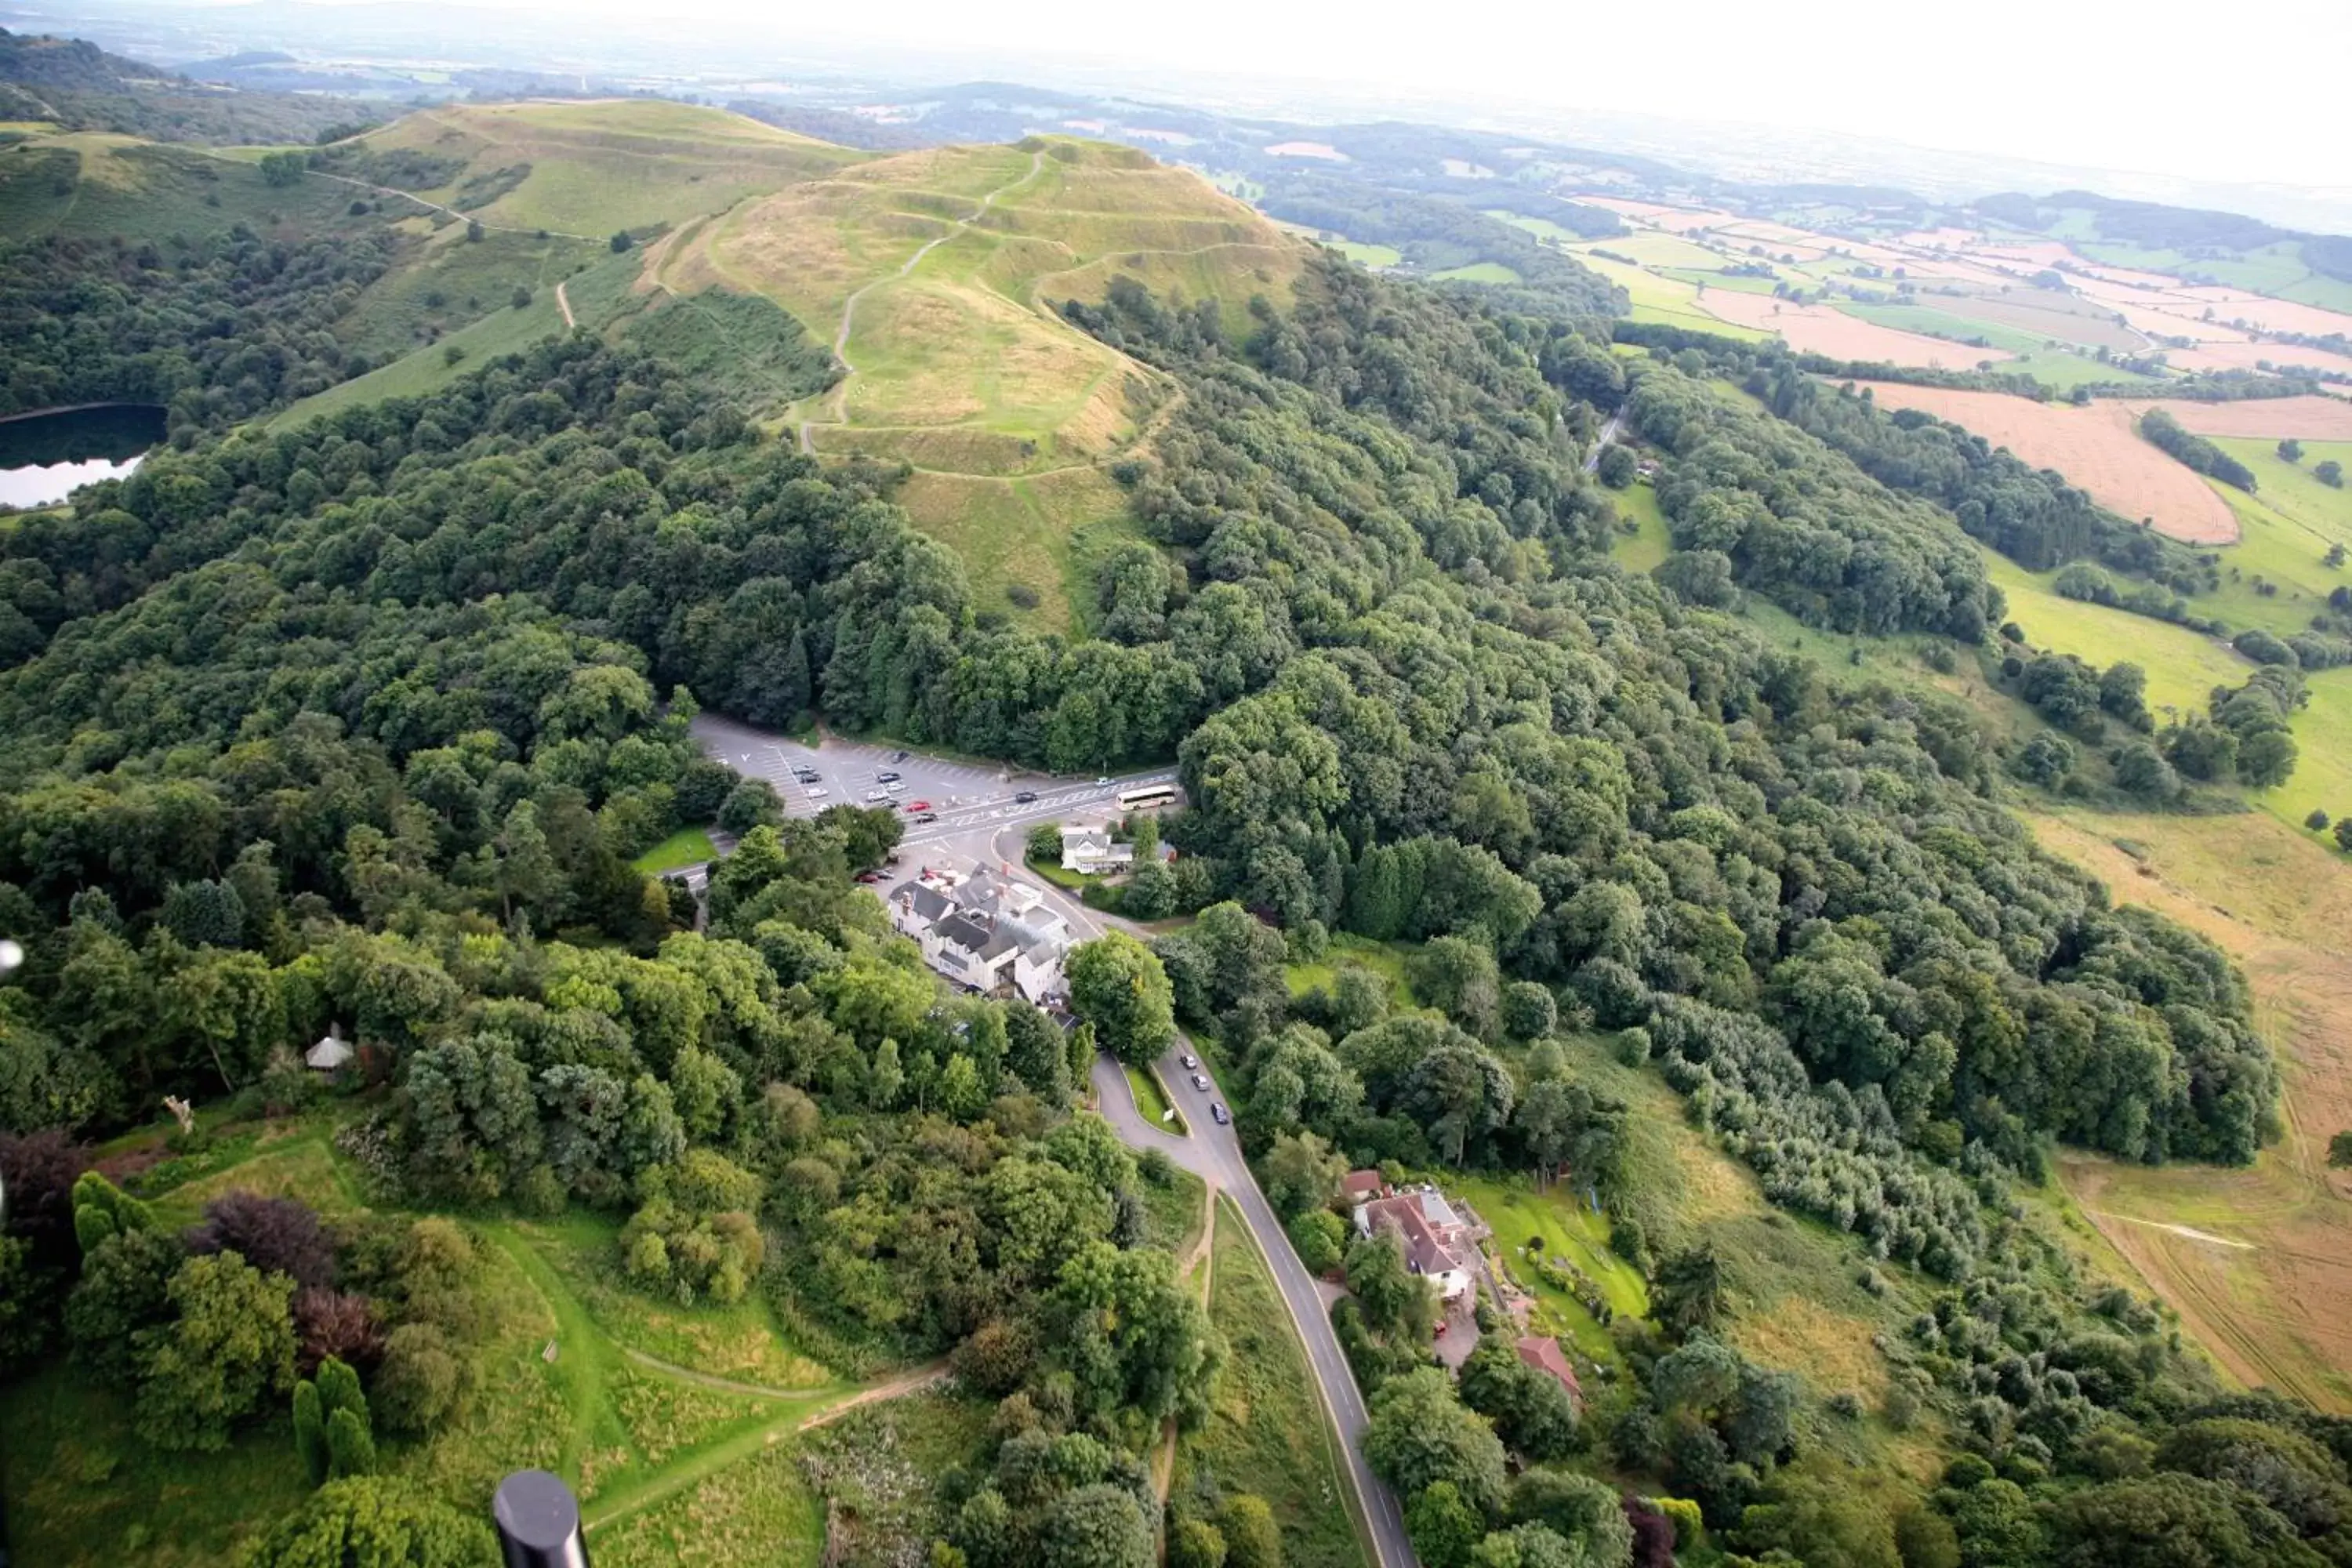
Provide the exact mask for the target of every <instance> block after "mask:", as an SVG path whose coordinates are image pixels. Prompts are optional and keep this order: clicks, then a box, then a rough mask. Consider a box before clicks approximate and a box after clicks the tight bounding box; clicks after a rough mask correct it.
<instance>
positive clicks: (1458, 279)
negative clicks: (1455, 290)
mask: <svg viewBox="0 0 2352 1568" xmlns="http://www.w3.org/2000/svg"><path fill="white" fill-rule="evenodd" d="M1430 277H1431V278H1433V279H1436V280H1437V281H1439V282H1448V281H1450V282H1454V283H1517V281H1518V280H1519V275H1518V273H1517V271H1516V270H1514V269H1513V268H1508V267H1506V266H1504V265H1503V264H1502V263H1501V262H1499V261H1474V262H1472V263H1470V265H1468V266H1467V267H1449V268H1446V269H1445V270H1444V271H1443V272H1433V273H1431V274H1430Z"/></svg>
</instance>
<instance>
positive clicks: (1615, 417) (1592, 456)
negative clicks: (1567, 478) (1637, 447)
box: [1584, 409, 1625, 474]
mask: <svg viewBox="0 0 2352 1568" xmlns="http://www.w3.org/2000/svg"><path fill="white" fill-rule="evenodd" d="M1624 424H1625V414H1624V410H1622V409H1620V410H1618V411H1617V412H1616V413H1614V414H1612V415H1611V416H1609V423H1608V424H1606V425H1603V426H1601V439H1599V440H1598V441H1595V442H1593V443H1592V450H1591V451H1590V452H1587V453H1585V454H1584V471H1585V472H1586V473H1588V474H1590V473H1595V472H1597V471H1599V469H1600V468H1601V453H1603V452H1605V451H1607V450H1608V449H1609V443H1610V442H1612V441H1614V440H1615V439H1617V432H1618V431H1619V430H1620V429H1621V428H1622V427H1623V426H1624Z"/></svg>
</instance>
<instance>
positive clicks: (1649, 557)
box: [1609, 479, 1675, 572]
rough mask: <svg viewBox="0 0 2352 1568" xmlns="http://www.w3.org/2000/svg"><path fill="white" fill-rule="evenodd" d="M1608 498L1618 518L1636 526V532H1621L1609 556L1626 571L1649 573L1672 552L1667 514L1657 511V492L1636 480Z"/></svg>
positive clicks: (1647, 484)
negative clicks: (1612, 502)
mask: <svg viewBox="0 0 2352 1568" xmlns="http://www.w3.org/2000/svg"><path fill="white" fill-rule="evenodd" d="M1609 499H1610V500H1612V501H1614V502H1615V503H1616V505H1617V511H1618V514H1619V515H1620V516H1621V517H1623V518H1626V519H1628V520H1630V521H1633V523H1634V524H1635V525H1636V528H1635V531H1633V532H1632V533H1626V532H1623V531H1620V532H1619V533H1618V534H1617V536H1616V540H1615V542H1614V543H1613V544H1612V547H1611V550H1610V553H1611V554H1612V555H1614V556H1615V557H1616V559H1617V563H1618V564H1619V565H1621V566H1622V567H1624V568H1625V570H1626V571H1628V572H1648V571H1650V570H1652V569H1653V568H1654V567H1655V566H1656V565H1657V564H1658V563H1660V562H1661V561H1664V559H1665V558H1666V557H1667V556H1669V555H1671V554H1673V553H1674V549H1675V541H1674V535H1673V533H1672V532H1671V531H1669V530H1668V529H1667V526H1666V514H1665V513H1664V512H1663V511H1661V510H1658V492H1657V489H1656V488H1655V487H1654V486H1653V485H1652V484H1651V483H1650V481H1649V480H1647V479H1636V480H1635V481H1634V482H1633V484H1631V485H1628V486H1627V487H1626V488H1625V489H1622V490H1612V491H1611V492H1610V496H1609Z"/></svg>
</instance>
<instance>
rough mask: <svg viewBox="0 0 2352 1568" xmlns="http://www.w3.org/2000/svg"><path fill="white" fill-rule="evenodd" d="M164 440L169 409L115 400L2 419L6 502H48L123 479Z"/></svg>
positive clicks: (1, 479)
mask: <svg viewBox="0 0 2352 1568" xmlns="http://www.w3.org/2000/svg"><path fill="white" fill-rule="evenodd" d="M162 439H163V410H162V409H160V408H156V407H152V406H151V405H146V404H132V403H121V404H110V405H107V406H105V407H103V408H74V409H68V410H66V411H65V412H63V413H58V414H35V415H31V416H26V417H25V418H21V419H5V420H0V506H48V505H50V504H52V503H54V502H57V501H61V500H65V499H66V497H67V496H68V495H70V494H72V493H73V492H74V491H75V490H76V489H79V488H80V487H81V486H83V485H86V484H90V483H92V482H94V481H96V480H99V479H121V477H122V476H123V475H125V474H127V473H129V472H130V471H131V469H133V468H137V467H138V466H139V459H140V458H141V457H142V456H143V455H145V453H146V451H147V449H148V448H149V447H152V446H154V445H155V444H156V443H157V442H158V441H161V440H162Z"/></svg>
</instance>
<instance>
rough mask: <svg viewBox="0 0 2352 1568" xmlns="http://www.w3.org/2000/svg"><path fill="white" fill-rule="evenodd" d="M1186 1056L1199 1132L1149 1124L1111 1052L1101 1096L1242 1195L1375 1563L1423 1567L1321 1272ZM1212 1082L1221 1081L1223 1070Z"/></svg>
mask: <svg viewBox="0 0 2352 1568" xmlns="http://www.w3.org/2000/svg"><path fill="white" fill-rule="evenodd" d="M1176 1056H1177V1052H1176V1050H1175V1049H1172V1048H1171V1050H1170V1051H1169V1053H1168V1054H1167V1055H1166V1056H1164V1057H1162V1058H1160V1080H1161V1081H1162V1082H1164V1083H1166V1084H1167V1085H1169V1087H1170V1088H1171V1090H1173V1092H1174V1093H1175V1094H1176V1095H1177V1096H1178V1097H1179V1099H1180V1100H1181V1101H1182V1102H1183V1105H1184V1107H1185V1118H1184V1119H1185V1121H1187V1122H1189V1123H1190V1124H1191V1125H1192V1135H1191V1136H1189V1137H1183V1138H1179V1137H1176V1136H1174V1135H1173V1134H1171V1133H1168V1132H1164V1131H1160V1129H1159V1128H1157V1127H1154V1126H1153V1125H1151V1123H1150V1122H1148V1121H1145V1120H1144V1119H1143V1116H1142V1113H1141V1112H1140V1111H1139V1110H1136V1108H1135V1095H1134V1092H1133V1091H1132V1090H1130V1089H1129V1088H1128V1086H1127V1075H1126V1074H1125V1073H1123V1072H1121V1071H1120V1070H1119V1066H1118V1063H1117V1062H1115V1061H1113V1060H1112V1059H1111V1058H1108V1057H1107V1056H1105V1057H1097V1058H1095V1065H1094V1075H1093V1081H1094V1091H1095V1103H1096V1105H1097V1107H1098V1108H1099V1109H1100V1110H1101V1111H1102V1114H1103V1118H1104V1120H1106V1121H1108V1122H1109V1123H1110V1124H1111V1127H1112V1129H1113V1130H1114V1131H1117V1132H1118V1135H1119V1139H1120V1141H1121V1142H1125V1143H1126V1144H1127V1145H1128V1146H1129V1148H1133V1149H1157V1150H1159V1151H1160V1152H1161V1153H1163V1154H1166V1155H1167V1156H1168V1158H1169V1159H1170V1160H1171V1161H1173V1162H1174V1163H1177V1164H1179V1165H1181V1166H1182V1167H1183V1168H1184V1169H1186V1170H1188V1171H1190V1172H1192V1173H1193V1174H1194V1175H1196V1176H1198V1177H1200V1178H1201V1179H1202V1181H1205V1182H1207V1183H1208V1184H1210V1185H1211V1186H1212V1187H1214V1188H1216V1189H1217V1190H1219V1191H1221V1192H1223V1193H1224V1194H1226V1195H1227V1196H1229V1197H1231V1198H1232V1199H1233V1200H1234V1207H1236V1208H1238V1209H1239V1210H1240V1211H1241V1215H1242V1218H1243V1219H1244V1221H1246V1222H1247V1223H1248V1225H1249V1229H1250V1235H1251V1236H1252V1237H1254V1238H1255V1240H1256V1242H1257V1247H1258V1251H1259V1252H1260V1253H1262V1254H1264V1255H1265V1260H1266V1263H1267V1265H1268V1267H1269V1268H1272V1270H1273V1272H1274V1282H1275V1284H1276V1287H1278V1288H1279V1289H1281V1291H1282V1300H1283V1305H1285V1306H1286V1307H1287V1308H1289V1310H1290V1319H1291V1322H1292V1323H1293V1324H1294V1325H1295V1326H1296V1327H1297V1331H1298V1338H1299V1342H1301V1343H1302V1344H1304V1345H1305V1346H1306V1347H1307V1367H1308V1369H1309V1370H1310V1371H1312V1372H1313V1373H1314V1374H1315V1384H1316V1387H1317V1389H1318V1391H1319V1392H1320V1393H1321V1394H1322V1396H1323V1408H1324V1409H1325V1410H1326V1411H1327V1412H1328V1413H1329V1415H1330V1417H1331V1424H1332V1426H1334V1427H1335V1428H1336V1429H1337V1430H1338V1432H1339V1448H1340V1452H1341V1454H1342V1456H1343V1462H1344V1464H1345V1466H1346V1469H1347V1473H1348V1479H1349V1481H1350V1482H1351V1483H1352V1484H1353V1485H1354V1487H1355V1490H1356V1495H1357V1497H1358V1498H1360V1500H1362V1503H1363V1508H1362V1510H1361V1511H1362V1514H1363V1517H1364V1518H1365V1519H1366V1520H1367V1521H1370V1525H1371V1535H1372V1546H1373V1568H1416V1564H1415V1559H1414V1557H1413V1554H1412V1542H1410V1541H1408V1540H1407V1539H1406V1538H1405V1533H1404V1513H1403V1510H1401V1509H1400V1508H1398V1506H1397V1500H1396V1494H1395V1493H1393V1492H1391V1491H1390V1490H1389V1489H1388V1486H1387V1484H1386V1483H1385V1482H1383V1481H1381V1479H1380V1478H1379V1477H1377V1476H1375V1475H1373V1474H1372V1472H1371V1468H1370V1466H1368V1465H1366V1464H1365V1463H1364V1456H1363V1453H1362V1451H1361V1448H1360V1443H1361V1442H1362V1439H1363V1436H1364V1427H1365V1426H1366V1425H1367V1424H1368V1421H1369V1417H1368V1416H1367V1415H1366V1414H1365V1411H1364V1400H1363V1395H1362V1394H1360V1393H1359V1392H1358V1391H1357V1388H1356V1376H1355V1373H1352V1372H1350V1371H1349V1368H1348V1358H1347V1356H1346V1354H1345V1353H1344V1352H1341V1351H1340V1349H1339V1335H1338V1334H1336V1333H1334V1332H1333V1331H1332V1330H1331V1319H1330V1316H1329V1312H1328V1309H1327V1308H1326V1307H1325V1305H1324V1299H1323V1296H1322V1293H1321V1292H1320V1291H1319V1290H1318V1289H1317V1282H1316V1279H1315V1277H1314V1276H1313V1275H1311V1274H1309V1273H1307V1266H1306V1265H1305V1264H1303V1263H1301V1262H1299V1261H1298V1254H1297V1253H1296V1252H1294V1251H1292V1250H1291V1247H1290V1238H1289V1237H1286V1236H1285V1235H1284V1234H1283V1231H1282V1222H1281V1221H1280V1220H1278V1219H1277V1218H1276V1217H1275V1213H1274V1205H1271V1204H1269V1203H1267V1202H1266V1201H1265V1194H1264V1193H1262V1192H1260V1191H1258V1185H1257V1178H1256V1177H1255V1176H1254V1175H1252V1174H1251V1173H1250V1168H1249V1164H1248V1162H1246V1161H1244V1159H1243V1158H1242V1148H1241V1143H1240V1142H1239V1141H1238V1140H1237V1139H1236V1138H1235V1137H1234V1130H1233V1129H1232V1128H1231V1127H1220V1126H1218V1125H1217V1124H1216V1123H1215V1122H1214V1121H1211V1120H1210V1119H1209V1117H1208V1116H1207V1115H1206V1114H1205V1110H1206V1103H1207V1101H1208V1100H1210V1099H1211V1098H1213V1097H1214V1098H1222V1097H1223V1091H1222V1090H1217V1089H1212V1091H1211V1093H1210V1094H1206V1095H1204V1094H1202V1093H1200V1092H1198V1091H1197V1090H1195V1089H1193V1088H1192V1073H1191V1071H1190V1070H1188V1069H1187V1068H1184V1067H1183V1066H1182V1065H1181V1063H1179V1062H1178V1061H1177V1059H1176ZM1201 1070H1202V1072H1203V1073H1206V1072H1207V1071H1208V1068H1206V1067H1205V1066H1203V1067H1202V1069H1201ZM1211 1081H1212V1082H1214V1079H1213V1077H1212V1080H1211Z"/></svg>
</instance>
